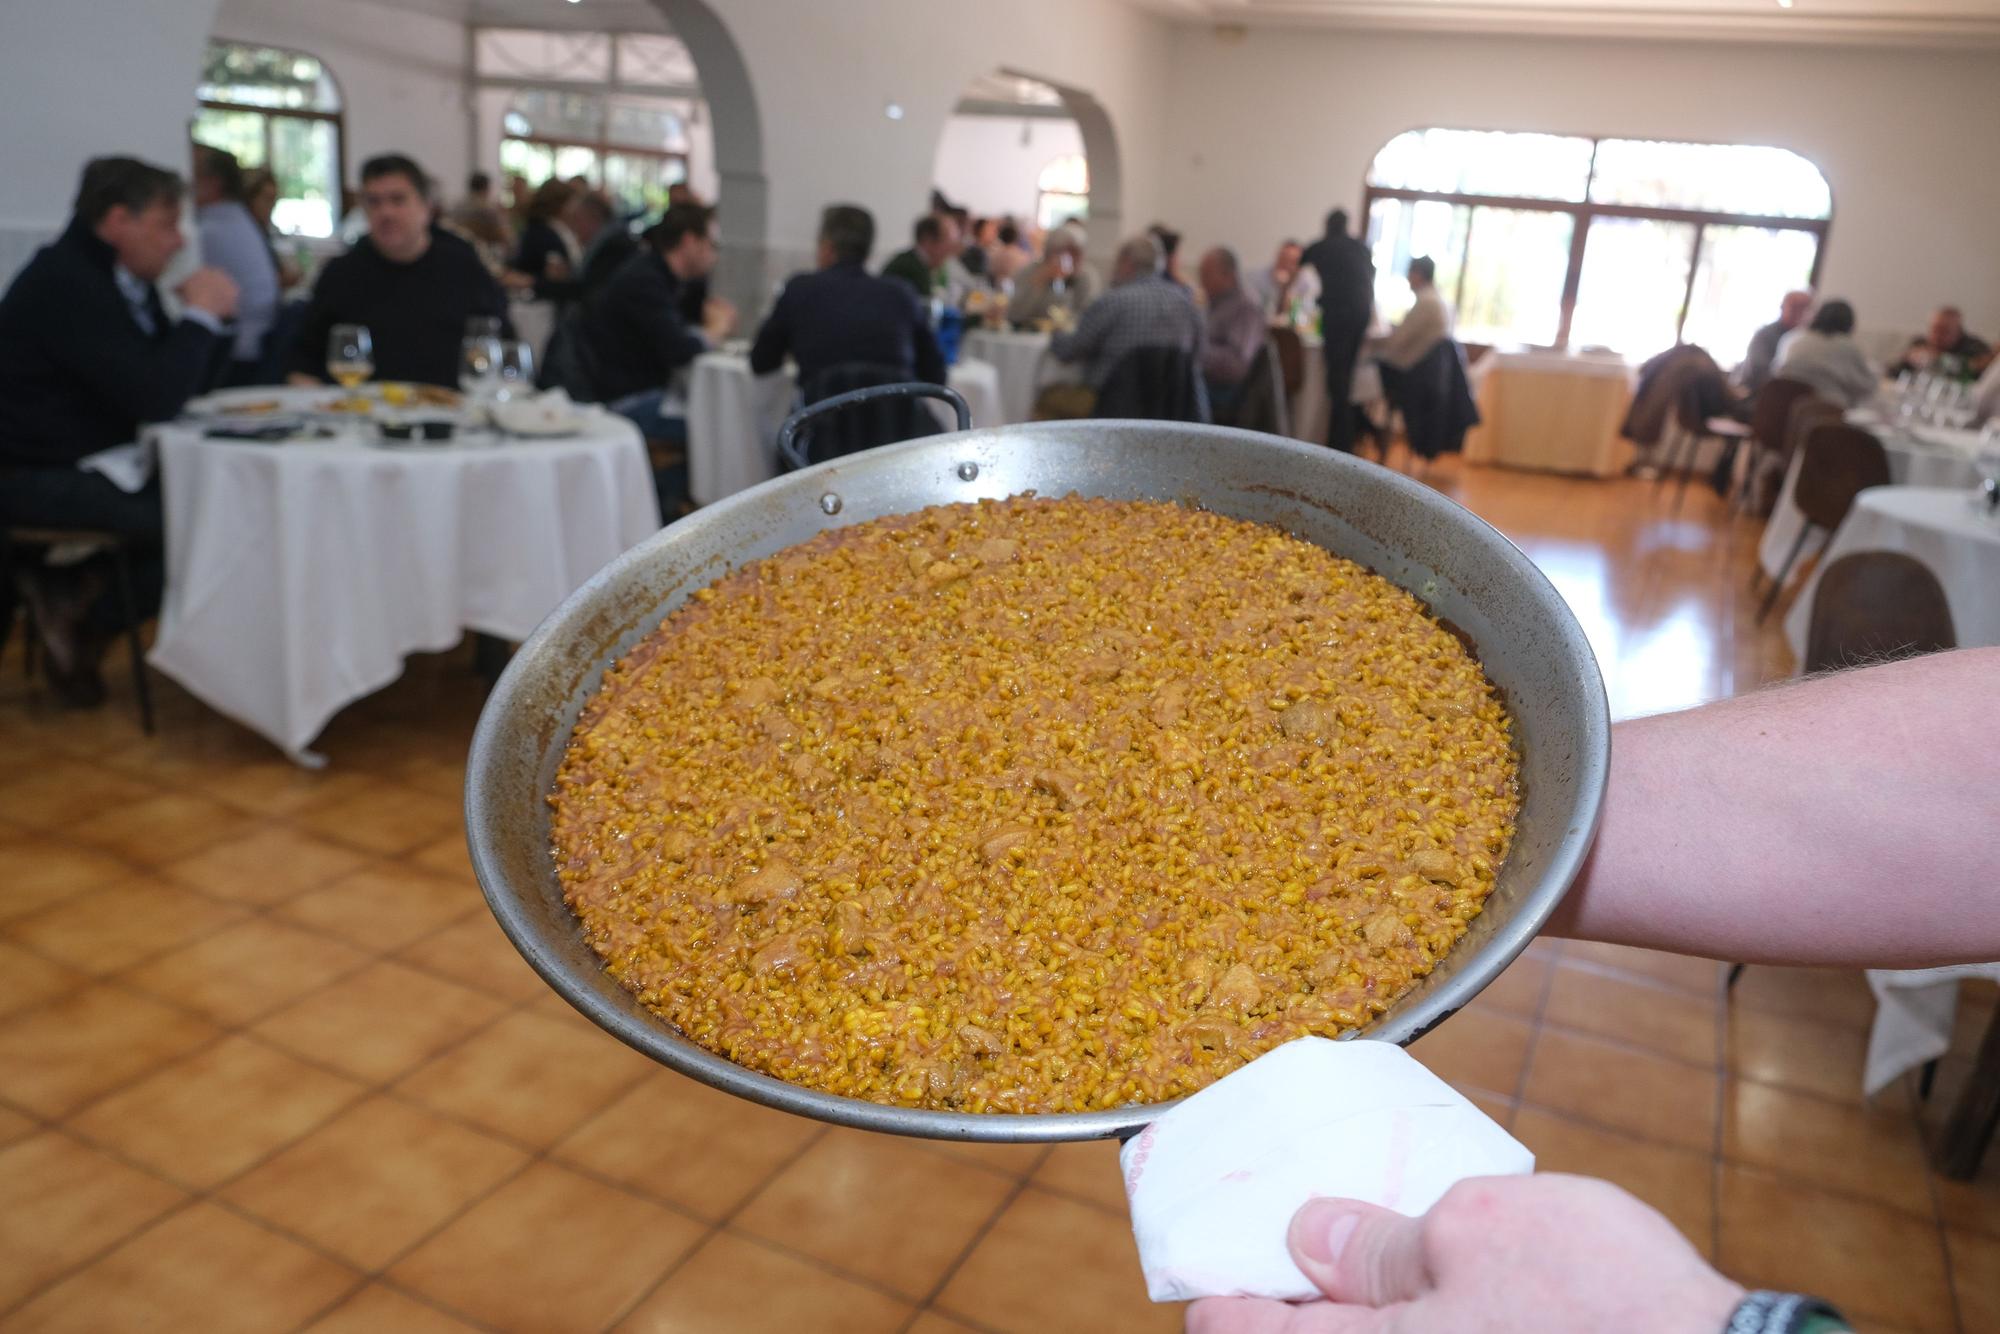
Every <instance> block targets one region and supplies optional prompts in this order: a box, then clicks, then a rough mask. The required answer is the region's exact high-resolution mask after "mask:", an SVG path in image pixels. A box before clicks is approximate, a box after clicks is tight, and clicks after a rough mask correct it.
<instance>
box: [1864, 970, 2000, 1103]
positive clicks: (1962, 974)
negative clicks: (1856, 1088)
mask: <svg viewBox="0 0 2000 1334" xmlns="http://www.w3.org/2000/svg"><path fill="white" fill-rule="evenodd" d="M1968 977H1987V978H1991V979H1993V980H1994V981H1996V982H2000V963H1975V964H1963V965H1960V966H1958V967H1955V968H1917V969H1908V970H1891V969H1882V968H1871V969H1869V970H1868V987H1869V989H1870V990H1871V991H1873V992H1874V993H1875V1024H1874V1027H1873V1028H1871V1029H1870V1030H1869V1032H1868V1067H1867V1072H1866V1073H1865V1074H1864V1075H1863V1077H1862V1087H1863V1091H1864V1092H1866V1093H1867V1094H1868V1095H1869V1096H1870V1097H1873V1096H1874V1095H1875V1094H1876V1093H1878V1092H1880V1091H1881V1090H1882V1089H1884V1088H1886V1087H1887V1086H1888V1085H1889V1084H1890V1082H1891V1081H1893V1080H1894V1079H1895V1078H1896V1077H1897V1076H1898V1075H1900V1074H1902V1073H1903V1072H1904V1071H1905V1070H1914V1069H1916V1067H1918V1066H1920V1065H1922V1064H1923V1063H1924V1062H1925V1061H1934V1060H1936V1059H1937V1058H1938V1057H1940V1056H1942V1055H1944V1054H1945V1052H1946V1051H1947V1050H1949V1049H1950V1047H1951V1030H1952V1026H1953V1024H1954V1023H1956V1022H1957V1017H1958V984H1959V983H1960V982H1961V981H1963V980H1964V979H1966V978H1968Z"/></svg>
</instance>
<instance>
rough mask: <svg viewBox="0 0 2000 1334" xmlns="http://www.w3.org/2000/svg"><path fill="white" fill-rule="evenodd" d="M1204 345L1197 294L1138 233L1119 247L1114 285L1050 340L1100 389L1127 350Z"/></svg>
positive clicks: (1054, 351)
mask: <svg viewBox="0 0 2000 1334" xmlns="http://www.w3.org/2000/svg"><path fill="white" fill-rule="evenodd" d="M1260 328H1261V321H1260ZM1201 346H1202V318H1201V311H1200V309H1198V308H1197V307H1196V306H1195V304H1194V298H1193V297H1192V296H1190V295H1189V294H1188V290H1187V288H1185V287H1182V286H1181V285H1180V284H1179V283H1177V282H1175V281H1173V280H1172V279H1171V278H1169V277H1167V276H1166V274H1164V273H1162V272H1161V271H1160V249H1159V246H1158V245H1157V244H1156V243H1155V242H1154V240H1153V238H1152V237H1150V236H1135V237H1133V238H1132V239H1131V240H1129V241H1127V242H1126V243H1125V244H1124V245H1122V246H1120V247H1118V264H1117V267H1116V268H1114V269H1113V270H1112V273H1111V290H1110V291H1108V292H1106V293H1105V294H1104V295H1103V296H1101V297H1099V298H1098V299H1097V300H1095V301H1093V302H1092V303H1091V305H1090V309H1088V310H1086V311H1084V312H1083V317H1082V318H1081V319H1079V320H1078V321H1077V323H1076V328H1074V329H1072V330H1069V331H1068V332H1065V333H1059V334H1057V335H1056V336H1055V337H1054V338H1053V339H1051V340H1050V342H1049V354H1050V355H1051V356H1053V357H1054V358H1055V359H1056V360H1057V361H1061V362H1066V363H1068V364H1070V365H1073V366H1076V367H1078V368H1079V369H1080V370H1081V372H1082V376H1083V383H1084V385H1085V386H1087V387H1088V388H1089V389H1090V390H1091V391H1092V393H1093V394H1094V393H1095V391H1097V390H1099V389H1102V388H1103V387H1104V382H1105V381H1106V380H1107V379H1109V378H1110V376H1111V372H1112V369H1113V368H1114V367H1115V366H1117V365H1118V362H1119V360H1120V359H1121V358H1123V357H1124V356H1125V355H1126V354H1127V353H1130V352H1136V351H1138V350H1139V349H1140V348H1147V347H1171V348H1178V349H1180V350H1181V351H1184V352H1186V353H1187V354H1188V355H1189V356H1197V355H1199V352H1200V349H1201ZM1079 405H1080V400H1079ZM1077 415H1085V414H1082V413H1078V414H1077Z"/></svg>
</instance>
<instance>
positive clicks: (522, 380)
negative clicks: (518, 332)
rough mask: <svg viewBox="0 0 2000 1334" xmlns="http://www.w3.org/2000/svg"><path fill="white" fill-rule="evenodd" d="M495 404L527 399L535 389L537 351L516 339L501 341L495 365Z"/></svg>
mask: <svg viewBox="0 0 2000 1334" xmlns="http://www.w3.org/2000/svg"><path fill="white" fill-rule="evenodd" d="M493 373H494V380H495V383H494V386H493V398H494V401H495V402H499V403H505V402H506V401H507V400H509V399H511V398H518V397H525V396H527V395H528V394H531V393H533V392H534V389H535V350H534V349H533V348H532V347H530V346H528V345H527V344H526V343H523V342H520V341H518V340H516V339H511V338H507V339H502V340H500V352H499V356H498V358H497V359H496V360H495V361H494V363H493Z"/></svg>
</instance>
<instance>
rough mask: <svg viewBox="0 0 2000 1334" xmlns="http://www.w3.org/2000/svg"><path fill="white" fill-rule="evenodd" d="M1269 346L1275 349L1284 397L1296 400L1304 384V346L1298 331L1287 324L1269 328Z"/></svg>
mask: <svg viewBox="0 0 2000 1334" xmlns="http://www.w3.org/2000/svg"><path fill="white" fill-rule="evenodd" d="M1270 344H1271V346H1272V347H1273V348H1274V349H1276V353H1277V358H1278V373H1279V375H1280V376H1281V377H1282V382H1283V384H1284V388H1285V397H1286V398H1288V399H1290V398H1296V397H1297V396H1298V392H1299V388H1300V387H1301V386H1302V385H1304V384H1305V382H1306V345H1305V342H1304V340H1302V339H1301V338H1300V337H1299V331H1298V330H1297V329H1294V328H1292V326H1290V325H1289V324H1274V325H1272V326H1271V337H1270Z"/></svg>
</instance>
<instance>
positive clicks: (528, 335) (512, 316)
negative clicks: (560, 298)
mask: <svg viewBox="0 0 2000 1334" xmlns="http://www.w3.org/2000/svg"><path fill="white" fill-rule="evenodd" d="M507 319H508V321H509V323H511V324H512V325H513V326H514V337H515V338H517V339H518V340H520V341H521V342H523V343H526V344H527V345H528V346H529V348H531V349H532V350H533V351H534V354H535V367H536V369H537V370H539V369H540V368H541V364H542V358H543V357H545V356H547V355H548V351H549V339H551V338H553V337H555V332H556V306H555V302H553V301H515V302H511V303H509V305H508V307H507Z"/></svg>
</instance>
